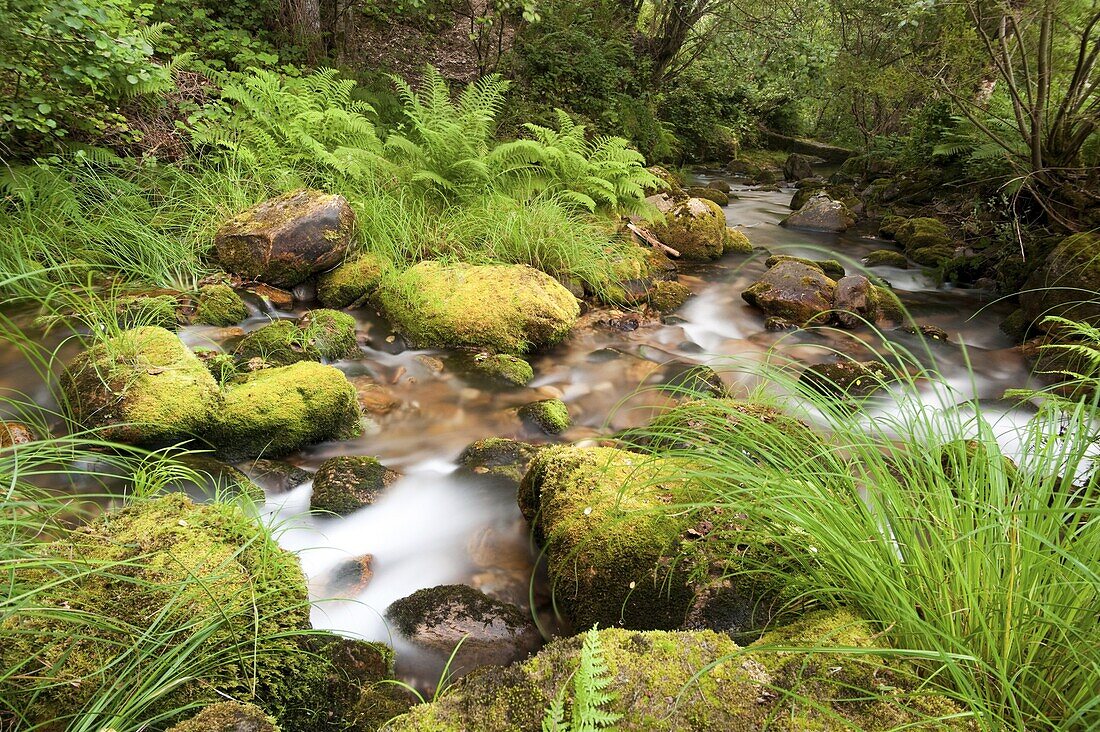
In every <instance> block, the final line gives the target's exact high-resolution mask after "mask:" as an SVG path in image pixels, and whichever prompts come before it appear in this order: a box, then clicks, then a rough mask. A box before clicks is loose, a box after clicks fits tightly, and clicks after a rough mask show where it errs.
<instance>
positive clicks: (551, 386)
mask: <svg viewBox="0 0 1100 732" xmlns="http://www.w3.org/2000/svg"><path fill="white" fill-rule="evenodd" d="M700 178H701V179H702V180H704V181H705V180H708V179H709V177H708V176H707V175H706V174H705V173H701V174H700ZM734 193H735V194H736V196H737V198H736V199H735V200H732V201H731V203H730V205H728V206H727V207H726V208H725V213H726V217H727V223H728V224H729V225H731V226H735V227H738V228H740V229H742V230H744V231H745V233H746V234H747V235H748V237H749V239H750V240H751V241H752V243H753V244H754V245H756V246H757V247H764V248H766V249H768V250H770V251H771V252H772V253H784V254H793V255H797V256H806V257H811V258H815V259H822V258H837V259H839V260H841V262H842V263H844V264H845V266H846V268H847V269H848V270H849V271H852V269H853V268H854V267H856V266H858V263H859V260H860V258H861V257H863V256H865V255H866V254H867V253H868V252H870V251H873V250H875V249H881V248H884V247H885V248H889V247H890V244H889V243H886V242H882V241H879V240H876V239H875V238H873V237H871V236H869V235H865V234H861V233H859V232H858V230H853V231H852V232H849V233H846V234H844V235H841V236H836V235H830V234H817V233H811V232H803V231H795V230H788V229H784V228H782V227H780V226H778V225H777V224H778V222H779V220H780V219H781V218H782V217H783V216H785V215H786V214H787V213H789V212H790V209H789V208H788V203H789V201H790V199H791V195H792V193H793V191H791V190H782V191H764V190H757V189H738V188H736V187H735V189H734ZM763 260H764V257H763V256H755V257H752V258H747V257H744V256H737V255H735V256H730V257H727V258H725V259H723V260H721V261H719V262H716V263H712V264H706V265H690V266H684V267H682V268H681V281H682V282H684V283H685V284H687V285H688V286H689V287H691V289H692V290H693V291H694V293H695V295H694V297H693V298H692V299H691V300H689V301H688V303H687V304H686V305H685V306H684V307H683V308H681V310H680V311H678V312H677V313H675V314H674V315H672V316H668V317H666V318H664V321H663V322H662V321H657V320H655V321H652V322H646V321H644V320H643V321H641V322H640V323H639V324H638V327H637V328H635V329H633V330H622V329H618V328H611V327H606V326H600V325H598V324H597V325H591V324H590V325H589V326H588V327H581V328H578V329H577V330H576V331H575V332H574V333H573V334H572V335H571V336H570V337H569V339H568V340H566V341H565V342H564V343H563V344H561V345H559V346H558V347H557V348H555V349H554V350H552V351H550V352H548V353H544V354H541V355H539V356H537V357H536V358H535V359H534V360H533V366H534V369H535V374H536V376H535V381H534V382H533V383H532V384H531V385H530V386H529V387H527V388H525V389H508V388H503V387H494V386H487V385H485V384H484V383H480V382H478V381H476V380H472V379H470V378H467V377H466V376H464V375H463V372H462V371H461V370H460V369H458V368H457V364H451V363H449V360H450V359H449V357H448V355H447V354H445V353H440V352H431V351H411V350H402V349H401V347H400V345H399V343H400V341H399V340H398V339H395V338H394V337H393V335H392V333H391V332H390V330H389V328H388V326H387V325H386V324H385V323H384V321H382V320H381V319H380V318H378V317H377V315H376V314H374V313H373V312H370V311H366V310H364V311H359V312H356V313H355V315H356V317H357V319H358V320H359V322H360V342H361V345H362V351H363V356H362V358H361V359H359V360H350V361H345V362H341V363H339V364H336V365H337V366H338V367H339V368H341V369H342V370H344V371H345V373H346V374H347V375H348V376H349V378H351V379H352V380H353V381H355V382H356V383H368V382H370V383H376V384H380V385H383V386H384V387H385V388H386V389H387V390H388V392H389V396H390V398H391V403H390V404H388V405H387V406H388V408H389V411H388V412H387V413H386V414H384V415H381V416H376V417H374V418H373V419H372V421H371V423H370V426H369V429H368V430H367V431H366V433H365V434H364V435H363V436H362V437H361V438H359V439H356V440H352V441H347V442H338V443H325V444H322V445H318V446H316V447H314V448H311V449H309V450H306V451H304V452H302V453H300V454H298V455H294V456H291V457H290V458H288V460H289V461H290V462H293V463H295V464H298V465H300V466H302V467H305V468H307V469H310V470H312V469H315V468H316V467H317V466H318V465H319V464H320V463H321V462H323V461H324V460H325V459H327V458H330V457H333V456H336V455H372V456H376V457H378V458H379V459H380V460H381V462H382V463H383V464H384V465H386V466H388V467H390V468H393V469H395V470H397V471H399V472H401V473H402V474H403V476H404V477H403V478H402V479H401V480H400V481H399V482H398V483H396V484H395V485H393V486H392V487H391V488H389V489H388V490H387V491H386V493H385V494H384V495H383V496H382V497H381V498H380V499H379V500H378V501H377V503H375V504H374V505H372V506H369V507H367V508H364V509H361V510H359V511H357V512H356V513H354V514H352V515H350V516H346V517H342V518H328V517H319V516H317V515H312V514H310V512H309V510H308V507H309V497H310V491H311V486H310V484H309V483H306V484H304V485H302V486H300V487H298V488H295V489H293V490H291V491H289V492H286V493H282V494H275V493H271V494H269V495H268V500H267V502H266V505H265V507H264V509H263V511H264V515H265V516H266V517H267V520H269V521H270V522H271V523H272V525H274V526H275V527H276V528H277V530H278V536H279V541H280V542H281V543H282V545H283V546H285V547H286V548H288V549H291V550H294V551H296V552H298V553H299V555H300V557H301V560H302V566H303V568H304V569H305V571H306V573H307V575H308V576H309V577H310V578H311V589H312V592H313V595H314V599H316V600H319V601H320V602H319V603H318V605H317V607H316V610H315V611H314V623H315V625H316V626H318V627H321V628H328V629H333V630H337V631H340V632H343V633H347V634H349V635H353V636H357V637H363V638H367V639H377V640H382V641H385V642H388V643H390V644H393V645H394V646H395V648H396V650H397V652H398V653H397V657H398V659H399V672H401V673H402V674H403V675H404V676H405V678H406V679H409V680H411V681H413V682H414V683H416V684H418V685H419V686H422V687H427V686H430V685H431V683H432V682H433V681H434V680H435V678H437V677H438V673H439V671H440V670H441V667H442V663H443V662H444V660H445V659H441V658H437V657H434V656H430V657H429V656H425V654H423V653H421V652H419V651H417V650H415V649H413V648H411V647H409V646H408V644H406V643H404V642H403V641H402V639H400V638H397V637H395V636H394V635H393V634H391V633H390V631H389V629H388V628H387V625H386V623H385V621H384V619H383V614H384V612H385V610H386V608H387V606H388V605H389V604H390V603H391V602H393V601H394V600H397V599H399V598H401V597H404V596H406V595H408V594H410V593H412V592H414V591H415V590H417V589H420V588H425V587H432V586H435V585H440V584H451V583H463V584H469V585H471V586H474V587H476V588H479V589H481V590H483V591H485V592H487V593H488V594H490V595H493V596H495V597H498V598H501V599H504V600H507V601H509V602H514V603H516V604H518V605H520V606H521V607H524V608H525V609H530V608H531V605H532V601H533V604H534V607H535V610H536V613H537V614H538V615H539V616H540V617H541V618H542V620H543V624H544V627H545V628H546V630H547V631H548V632H553V631H554V628H555V625H554V623H553V621H552V617H551V614H550V613H549V612H548V607H549V603H548V597H547V591H546V588H545V586H544V584H543V583H542V582H541V581H540V580H539V577H538V574H537V573H535V572H534V567H535V559H536V557H535V554H534V552H533V550H532V548H531V545H530V541H529V535H528V528H527V526H526V525H525V523H524V521H523V519H522V517H521V515H520V513H519V510H518V508H517V506H516V501H515V496H514V494H513V493H511V492H510V491H501V490H499V489H494V488H488V487H486V486H483V485H479V484H477V483H474V482H471V481H470V480H469V479H467V478H462V477H460V476H459V475H456V473H455V467H456V465H455V459H456V457H457V456H458V455H459V453H460V452H461V451H462V449H463V448H464V447H466V446H467V445H468V444H470V443H471V442H473V441H475V440H478V439H481V438H485V437H495V436H500V437H515V438H519V439H526V440H531V441H537V442H543V441H546V440H547V439H548V438H546V437H545V436H542V435H538V434H534V433H532V432H531V431H529V429H528V428H526V427H524V425H523V424H522V423H521V422H520V420H519V419H518V417H517V416H516V413H515V410H516V408H517V407H519V406H520V405H522V404H524V403H526V402H529V401H532V400H533V399H538V398H546V397H550V396H558V397H561V398H562V399H563V400H564V401H565V402H566V404H567V405H568V407H569V411H570V414H571V416H572V417H573V421H574V426H573V427H572V428H570V429H569V430H568V431H567V432H566V433H565V434H564V435H561V436H560V437H559V438H554V439H557V440H560V441H563V442H572V441H577V440H584V439H588V438H593V437H596V436H600V435H605V434H607V433H609V432H610V431H613V430H615V429H620V428H623V427H628V426H635V425H638V424H641V423H644V422H645V421H646V419H647V417H648V416H649V415H650V414H651V413H652V409H653V408H654V407H656V406H660V405H661V404H663V403H664V401H663V400H664V399H665V397H662V396H661V395H660V394H659V393H658V392H656V391H654V390H650V391H642V392H639V391H638V388H639V386H641V385H643V384H645V385H655V384H659V383H661V382H662V381H665V380H667V379H669V378H671V377H673V376H674V375H675V374H676V373H678V372H680V371H682V370H683V369H684V368H685V365H686V364H696V363H715V362H716V361H717V360H720V359H722V358H723V357H726V358H728V357H748V358H763V357H764V356H765V355H766V354H767V353H768V352H769V351H770V350H772V349H775V348H778V349H780V350H781V351H782V352H784V353H786V354H788V355H791V356H796V357H798V358H800V359H802V360H805V361H807V362H815V361H824V360H828V358H829V356H830V353H831V349H839V350H842V351H845V352H850V353H853V355H859V348H858V347H857V346H853V341H851V340H850V339H839V340H838V339H837V338H835V337H831V336H829V335H827V334H823V333H818V332H809V331H794V332H787V333H773V332H768V331H766V330H765V329H764V318H763V317H762V316H761V314H760V313H759V312H756V311H754V310H752V309H751V308H749V307H748V306H747V305H746V304H745V302H744V301H743V300H742V299H741V292H742V291H743V290H744V289H746V288H747V287H748V286H749V285H750V284H751V283H752V282H753V281H754V280H755V279H756V278H757V277H758V276H759V275H760V274H761V273H762V272H763V271H764V263H763ZM875 274H877V275H879V276H881V277H883V278H884V279H886V280H887V281H889V282H890V283H891V284H892V286H893V287H894V288H895V289H896V290H897V291H898V294H899V295H900V297H901V299H902V301H903V303H904V304H905V305H906V307H907V308H908V309H909V311H910V313H911V314H912V315H913V316H914V317H915V319H916V320H917V321H918V322H921V323H927V324H931V325H936V326H939V327H941V328H943V329H944V330H946V331H947V332H948V333H949V335H950V341H949V342H947V343H939V342H933V343H930V344H928V345H927V346H925V345H924V344H922V342H921V341H920V339H919V338H918V337H917V336H914V335H909V334H906V333H903V332H901V331H895V332H891V333H889V334H888V335H887V337H889V338H890V339H891V340H896V342H898V343H899V344H901V345H903V346H906V347H909V348H912V349H914V350H917V351H922V352H923V351H924V349H925V348H927V352H925V353H924V356H922V358H923V359H924V360H925V361H931V360H934V361H935V364H936V366H937V367H938V369H939V370H940V371H941V373H943V375H944V377H945V382H946V384H947V385H948V387H941V388H938V389H932V388H929V389H928V390H927V392H922V393H921V394H920V395H918V398H919V400H922V401H924V402H926V403H928V404H944V403H946V404H965V403H966V402H968V401H969V400H982V401H983V402H989V403H993V404H996V401H995V400H997V399H998V398H999V397H1000V396H1001V394H1002V393H1003V392H1004V390H1005V389H1006V388H1010V387H1020V386H1024V385H1026V384H1027V381H1028V376H1027V368H1026V365H1025V363H1024V361H1023V360H1022V358H1021V357H1020V356H1019V354H1018V353H1017V352H1016V351H1014V350H1013V349H1012V343H1011V341H1010V340H1009V339H1008V337H1006V336H1005V335H1003V334H1002V333H1001V332H1000V330H999V328H998V324H999V323H1000V321H1001V320H1002V319H1003V318H1004V316H1005V315H1006V314H1007V310H1008V309H1009V308H1008V307H1007V306H1004V305H1001V304H998V303H997V302H995V298H994V296H993V294H992V293H991V292H989V291H984V290H980V289H962V288H953V287H948V286H940V285H938V284H937V283H936V282H935V281H934V280H933V279H932V278H931V277H929V276H927V275H925V274H923V273H921V272H920V271H919V270H902V269H892V268H876V269H875ZM254 305H255V312H254V317H252V318H251V319H250V320H249V321H248V322H246V323H245V324H244V327H245V329H246V330H250V329H255V328H258V327H260V326H261V325H263V324H265V323H266V322H268V320H269V318H272V317H279V316H287V317H290V316H292V315H294V313H290V312H286V313H283V312H278V311H276V310H274V309H273V308H271V306H270V305H269V304H267V303H263V302H260V301H256V302H254ZM598 319H599V316H598V314H589V315H587V316H586V320H588V321H593V320H598ZM223 335H224V331H219V330H218V329H210V328H197V327H196V328H187V329H185V331H184V333H183V336H184V339H185V340H186V341H187V342H188V343H189V344H190V345H192V346H196V345H201V346H204V347H212V346H213V347H217V346H218V344H219V343H220V341H221V339H222V336H223ZM18 364H19V360H18V359H17V358H16V357H15V356H14V355H13V354H4V355H2V356H0V383H3V384H5V385H8V386H16V387H18V386H19V385H20V384H21V383H22V384H26V383H27V382H28V381H29V379H28V378H27V374H26V372H25V370H22V371H20V370H19V367H18ZM33 396H34V397H35V398H37V399H39V400H42V401H46V400H47V396H46V395H45V393H39V394H34V395H33ZM877 408H878V409H892V408H895V407H892V406H891V404H890V399H889V398H887V399H885V400H880V402H879V406H878V407H877ZM990 413H991V414H993V415H994V416H995V417H996V418H997V425H996V427H997V429H998V430H1000V431H1001V432H1002V433H1003V436H1004V440H1005V443H1006V446H1007V447H1008V449H1009V454H1012V451H1013V449H1014V447H1015V445H1017V444H1018V434H1019V431H1020V429H1021V425H1022V423H1023V422H1024V421H1025V420H1026V418H1027V416H1028V415H1027V414H1023V413H1018V412H1016V411H1014V410H1011V409H1008V408H1004V409H1000V408H998V407H996V406H995V407H994V409H993V410H992V412H987V415H988V414H990ZM871 418H873V413H872V414H871ZM364 555H371V557H372V563H371V567H372V570H373V577H372V578H371V579H370V581H369V583H368V584H367V585H366V587H365V588H362V589H361V591H360V592H359V593H358V594H356V595H355V596H353V597H340V596H333V594H332V593H331V592H330V591H329V590H328V589H327V588H328V583H326V582H325V577H326V574H327V573H330V572H331V571H333V570H334V568H336V567H337V566H338V565H340V564H341V563H343V562H346V560H348V559H349V558H359V557H363V556H364ZM532 577H534V580H532Z"/></svg>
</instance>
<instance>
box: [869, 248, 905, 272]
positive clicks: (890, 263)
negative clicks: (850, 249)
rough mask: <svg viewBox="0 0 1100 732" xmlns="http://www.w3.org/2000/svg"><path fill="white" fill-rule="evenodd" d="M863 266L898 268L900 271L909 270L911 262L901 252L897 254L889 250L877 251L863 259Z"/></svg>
mask: <svg viewBox="0 0 1100 732" xmlns="http://www.w3.org/2000/svg"><path fill="white" fill-rule="evenodd" d="M863 264H864V266H866V267H897V268H898V269H908V267H909V260H908V259H907V258H906V256H905V255H904V254H902V253H901V252H895V251H891V250H889V249H876V250H875V251H873V252H871V253H870V254H868V255H867V256H866V257H864V258H863Z"/></svg>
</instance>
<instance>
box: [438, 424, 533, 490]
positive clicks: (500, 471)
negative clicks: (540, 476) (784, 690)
mask: <svg viewBox="0 0 1100 732" xmlns="http://www.w3.org/2000/svg"><path fill="white" fill-rule="evenodd" d="M540 449H541V448H539V447H538V446H536V445H532V444H530V443H528V442H520V441H519V440H508V439H504V438H500V437H490V438H488V439H485V440H478V441H477V442H475V443H473V444H471V445H469V446H468V447H467V448H466V449H465V450H463V451H462V454H461V455H459V456H458V471H457V473H458V475H473V476H478V477H479V480H484V481H485V482H488V483H492V484H493V485H495V486H500V487H501V488H503V489H511V490H516V489H517V488H519V482H520V480H522V479H523V474H524V473H526V472H527V467H528V466H529V465H530V464H531V461H532V460H533V459H534V458H535V455H537V454H538V452H539V450H540Z"/></svg>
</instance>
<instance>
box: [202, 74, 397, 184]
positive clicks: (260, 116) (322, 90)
mask: <svg viewBox="0 0 1100 732" xmlns="http://www.w3.org/2000/svg"><path fill="white" fill-rule="evenodd" d="M354 87H355V82H354V81H351V80H349V79H341V78H340V77H339V74H338V72H336V71H335V70H333V69H322V70H320V71H317V72H314V73H313V74H311V75H309V76H306V77H302V78H287V77H283V76H280V75H278V74H275V73H273V72H270V71H264V70H262V69H251V70H250V73H249V74H248V75H245V76H243V77H239V78H238V80H236V81H234V82H231V83H228V84H226V85H225V86H224V87H223V88H222V99H223V100H224V102H225V103H226V104H225V105H223V106H222V107H220V108H219V109H218V110H216V111H207V112H206V113H205V114H204V115H203V116H202V118H201V119H199V120H198V121H196V123H195V124H194V126H193V129H192V133H191V137H192V140H193V141H194V143H195V144H196V145H198V146H200V147H202V146H210V147H213V148H215V149H218V150H222V151H224V152H225V153H226V154H227V156H228V157H230V158H231V159H234V160H238V161H240V162H242V163H244V164H246V165H249V166H253V167H255V168H256V169H258V170H259V171H270V170H272V169H275V170H280V169H281V170H285V171H292V172H293V173H294V174H296V175H303V176H304V177H306V178H307V179H310V178H313V177H315V176H316V177H317V178H318V179H319V180H318V183H319V184H322V185H323V184H327V185H330V186H331V185H334V184H335V183H337V182H338V181H347V182H349V183H350V182H353V181H354V182H358V183H362V182H364V181H365V180H366V179H367V178H368V177H369V176H370V175H371V174H372V173H373V172H374V171H375V169H376V168H378V167H379V164H380V163H381V162H382V159H381V158H380V157H379V155H378V153H379V152H380V151H381V142H380V141H379V139H378V137H377V135H376V133H375V128H374V124H373V122H372V121H371V120H370V118H369V116H370V115H372V114H373V112H374V110H373V109H372V108H371V107H370V105H368V104H367V103H366V102H362V101H358V100H355V99H353V98H352V95H351V92H352V89H353V88H354Z"/></svg>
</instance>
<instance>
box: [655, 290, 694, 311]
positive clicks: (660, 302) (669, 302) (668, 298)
mask: <svg viewBox="0 0 1100 732" xmlns="http://www.w3.org/2000/svg"><path fill="white" fill-rule="evenodd" d="M691 295H692V292H691V288H690V287H688V286H687V285H685V284H681V283H679V282H655V283H654V285H653V290H652V291H651V292H650V294H649V304H650V306H651V307H652V308H653V309H654V310H657V311H659V312H662V313H671V312H672V311H673V310H677V309H678V308H679V307H680V306H681V305H683V304H684V303H685V302H687V301H688V298H689V297H691Z"/></svg>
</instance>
